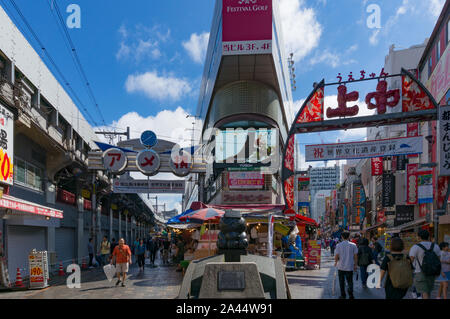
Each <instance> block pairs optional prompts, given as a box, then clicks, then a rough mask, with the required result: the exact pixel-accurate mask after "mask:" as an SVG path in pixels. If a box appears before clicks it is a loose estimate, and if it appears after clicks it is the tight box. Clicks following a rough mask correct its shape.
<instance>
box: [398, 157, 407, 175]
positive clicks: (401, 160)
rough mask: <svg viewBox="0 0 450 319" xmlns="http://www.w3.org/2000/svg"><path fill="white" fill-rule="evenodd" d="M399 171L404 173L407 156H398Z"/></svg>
mask: <svg viewBox="0 0 450 319" xmlns="http://www.w3.org/2000/svg"><path fill="white" fill-rule="evenodd" d="M396 158H397V162H396V164H397V171H404V170H405V169H406V156H405V155H400V156H397V157H396Z"/></svg>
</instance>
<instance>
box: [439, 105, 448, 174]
mask: <svg viewBox="0 0 450 319" xmlns="http://www.w3.org/2000/svg"><path fill="white" fill-rule="evenodd" d="M439 141H440V143H439V145H440V161H439V175H440V176H450V107H449V106H441V107H440V108H439Z"/></svg>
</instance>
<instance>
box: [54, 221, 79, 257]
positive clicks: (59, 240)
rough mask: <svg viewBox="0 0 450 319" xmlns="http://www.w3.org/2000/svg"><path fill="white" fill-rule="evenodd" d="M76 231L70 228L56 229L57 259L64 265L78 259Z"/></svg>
mask: <svg viewBox="0 0 450 319" xmlns="http://www.w3.org/2000/svg"><path fill="white" fill-rule="evenodd" d="M76 243H77V241H76V229H75V228H69V227H61V228H56V229H55V247H56V258H57V260H58V262H60V261H62V262H63V264H68V263H71V262H72V259H76Z"/></svg>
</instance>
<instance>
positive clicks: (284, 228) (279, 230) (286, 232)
mask: <svg viewBox="0 0 450 319" xmlns="http://www.w3.org/2000/svg"><path fill="white" fill-rule="evenodd" d="M294 216H295V215H294ZM273 229H274V231H275V232H277V233H279V234H281V235H283V236H287V235H289V230H290V228H289V227H287V226H284V225H283V224H280V223H277V224H275V225H274V228H273Z"/></svg>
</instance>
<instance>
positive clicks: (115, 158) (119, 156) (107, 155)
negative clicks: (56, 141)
mask: <svg viewBox="0 0 450 319" xmlns="http://www.w3.org/2000/svg"><path fill="white" fill-rule="evenodd" d="M127 164H128V159H127V156H126V154H125V152H124V151H122V150H120V149H118V148H110V149H108V150H106V151H105V152H103V166H104V167H105V169H106V170H107V171H109V172H111V173H113V174H120V173H121V172H123V170H125V168H126V167H127Z"/></svg>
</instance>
